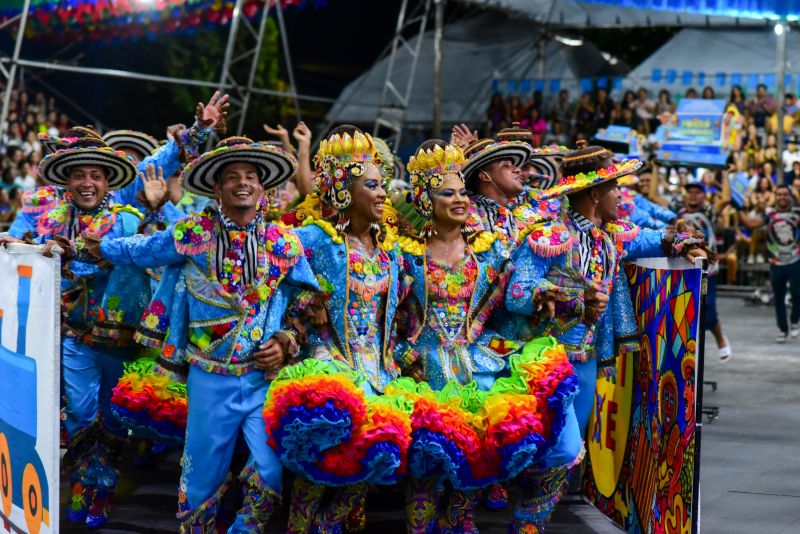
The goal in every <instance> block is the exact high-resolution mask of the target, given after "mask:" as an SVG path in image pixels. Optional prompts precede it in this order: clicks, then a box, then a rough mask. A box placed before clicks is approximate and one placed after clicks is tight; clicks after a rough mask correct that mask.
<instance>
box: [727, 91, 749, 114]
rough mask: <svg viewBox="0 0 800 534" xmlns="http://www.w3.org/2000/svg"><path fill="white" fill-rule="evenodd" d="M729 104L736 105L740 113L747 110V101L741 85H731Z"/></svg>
mask: <svg viewBox="0 0 800 534" xmlns="http://www.w3.org/2000/svg"><path fill="white" fill-rule="evenodd" d="M728 104H730V105H734V106H736V109H737V110H738V111H739V115H744V114H745V112H746V111H747V103H746V102H745V98H744V92H743V91H742V86H741V85H734V86H733V87H731V96H730V100H728Z"/></svg>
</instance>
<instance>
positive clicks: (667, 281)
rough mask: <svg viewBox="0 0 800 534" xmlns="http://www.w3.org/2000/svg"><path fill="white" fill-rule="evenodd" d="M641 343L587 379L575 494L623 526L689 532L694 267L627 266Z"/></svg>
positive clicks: (646, 532)
mask: <svg viewBox="0 0 800 534" xmlns="http://www.w3.org/2000/svg"><path fill="white" fill-rule="evenodd" d="M627 272H628V277H629V279H630V285H631V298H632V301H633V307H634V312H635V314H636V319H637V323H638V326H639V332H640V334H641V344H642V349H641V351H640V352H638V353H636V352H630V353H627V354H621V355H620V356H618V358H617V369H616V371H617V372H616V377H615V380H613V381H612V380H611V379H609V378H605V379H602V380H599V381H598V383H597V396H596V397H595V407H594V413H593V416H592V418H591V419H590V421H589V429H588V432H587V436H586V441H587V452H588V454H587V457H588V459H587V468H586V470H585V475H584V481H583V486H584V488H583V489H584V493H585V494H586V496H587V498H588V499H589V500H590V501H591V502H592V503H593V504H594V506H595V507H596V508H598V509H599V510H600V511H601V512H603V513H604V514H605V515H606V516H608V517H609V518H610V519H611V520H612V521H613V522H614V523H616V524H617V525H619V526H620V527H621V528H623V529H624V530H625V531H627V532H631V533H643V534H651V533H667V534H684V533H686V534H689V533H691V532H693V530H692V529H693V524H694V519H695V518H693V517H692V503H693V500H694V498H695V496H694V495H693V482H694V476H695V473H694V450H695V412H696V406H695V360H696V351H697V339H698V333H699V321H698V319H699V309H700V287H701V281H702V275H701V271H700V270H699V269H695V268H692V266H691V265H690V264H689V263H688V262H686V261H682V260H665V259H660V260H640V261H638V262H636V263H634V264H631V265H628V266H627Z"/></svg>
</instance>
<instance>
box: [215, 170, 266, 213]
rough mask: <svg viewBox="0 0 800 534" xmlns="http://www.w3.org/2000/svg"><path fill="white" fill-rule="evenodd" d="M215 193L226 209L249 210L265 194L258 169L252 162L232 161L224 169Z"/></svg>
mask: <svg viewBox="0 0 800 534" xmlns="http://www.w3.org/2000/svg"><path fill="white" fill-rule="evenodd" d="M214 193H215V194H216V196H217V198H219V199H220V203H221V206H222V207H223V209H225V210H229V209H230V210H234V211H248V210H251V209H254V208H255V207H257V206H258V201H259V199H261V197H262V196H263V195H264V187H263V186H262V185H261V180H260V174H259V172H258V169H257V168H256V166H255V165H253V164H252V163H231V164H230V165H227V166H225V167H224V168H223V169H222V173H221V174H220V176H219V180H218V181H217V183H216V184H214Z"/></svg>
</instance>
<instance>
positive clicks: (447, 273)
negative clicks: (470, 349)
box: [425, 255, 478, 346]
mask: <svg viewBox="0 0 800 534" xmlns="http://www.w3.org/2000/svg"><path fill="white" fill-rule="evenodd" d="M477 274H478V265H477V263H476V262H475V260H474V259H473V258H472V256H469V255H468V256H465V257H464V258H463V259H462V260H461V261H460V262H458V263H457V264H456V265H448V264H446V263H442V262H438V261H436V260H433V259H431V258H430V257H428V259H427V263H426V272H425V276H426V279H427V281H428V283H427V286H428V324H429V325H430V327H431V328H432V329H433V331H434V332H436V334H437V335H438V336H439V339H440V340H441V342H442V344H443V345H446V346H449V345H452V344H453V343H456V342H464V341H465V335H464V333H465V328H464V327H465V325H466V322H467V316H468V314H469V306H470V299H471V298H472V295H473V293H474V292H475V281H476V279H477Z"/></svg>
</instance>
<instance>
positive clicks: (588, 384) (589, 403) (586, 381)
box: [572, 358, 597, 438]
mask: <svg viewBox="0 0 800 534" xmlns="http://www.w3.org/2000/svg"><path fill="white" fill-rule="evenodd" d="M572 366H573V367H574V368H575V374H576V375H578V384H579V387H580V391H578V396H577V397H575V403H574V404H573V406H574V407H575V417H576V419H577V420H578V429H579V431H580V435H581V437H582V438H585V437H586V428H587V427H588V426H589V417H591V415H592V409H593V408H594V397H595V394H596V393H597V360H596V359H594V358H592V359H591V360H589V361H588V362H572Z"/></svg>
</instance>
